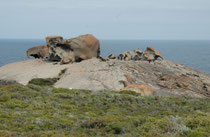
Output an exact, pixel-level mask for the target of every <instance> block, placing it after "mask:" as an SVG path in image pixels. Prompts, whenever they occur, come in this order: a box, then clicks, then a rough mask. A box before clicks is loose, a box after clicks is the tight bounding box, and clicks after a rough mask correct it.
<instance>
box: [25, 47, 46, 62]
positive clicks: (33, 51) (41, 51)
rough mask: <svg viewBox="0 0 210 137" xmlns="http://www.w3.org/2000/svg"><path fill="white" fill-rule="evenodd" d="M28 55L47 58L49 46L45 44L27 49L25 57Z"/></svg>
mask: <svg viewBox="0 0 210 137" xmlns="http://www.w3.org/2000/svg"><path fill="white" fill-rule="evenodd" d="M30 56H32V57H34V58H43V59H48V56H49V48H48V46H45V45H41V46H37V47H33V48H30V49H28V50H27V57H28V58H29V57H30Z"/></svg>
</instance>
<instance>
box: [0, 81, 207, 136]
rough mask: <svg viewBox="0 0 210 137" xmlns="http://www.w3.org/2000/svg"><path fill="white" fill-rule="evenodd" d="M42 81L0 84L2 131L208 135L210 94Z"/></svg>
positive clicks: (16, 133)
mask: <svg viewBox="0 0 210 137" xmlns="http://www.w3.org/2000/svg"><path fill="white" fill-rule="evenodd" d="M38 81H39V82H40V80H38ZM41 81H42V80H41ZM39 82H37V83H38V84H29V85H27V86H22V85H10V86H8V85H7V86H6V85H2V86H0V137H1V136H37V137H38V136H75V137H77V136H110V137H112V136H126V137H138V136H142V137H161V136H162V137H170V136H172V137H174V136H176V137H187V136H188V137H197V136H202V137H203V136H204V137H208V136H209V135H210V107H209V106H210V100H209V99H195V98H170V97H159V98H158V99H155V98H152V97H142V96H140V95H139V94H135V93H133V92H130V91H125V92H124V91H121V92H120V91H116V92H114V91H106V92H105V91H97V92H92V91H89V90H74V89H73V90H69V89H64V88H53V87H52V86H49V83H48V84H44V85H47V86H40V83H39ZM32 83H33V82H32ZM35 83H36V82H35ZM41 83H42V82H41ZM42 84H43V83H42Z"/></svg>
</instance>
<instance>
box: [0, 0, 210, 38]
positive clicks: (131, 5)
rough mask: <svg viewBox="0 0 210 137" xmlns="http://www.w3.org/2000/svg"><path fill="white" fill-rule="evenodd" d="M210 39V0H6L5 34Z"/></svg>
mask: <svg viewBox="0 0 210 137" xmlns="http://www.w3.org/2000/svg"><path fill="white" fill-rule="evenodd" d="M81 34H94V35H95V36H96V37H97V38H99V39H145V40H146V39H150V40H152V39H160V40H170V39H173V40H174V39H188V40H198V39H206V40H210V0H0V39H4V38H11V39H13V38H15V39H44V38H45V37H46V36H51V35H61V36H63V37H64V38H71V37H75V36H78V35H81Z"/></svg>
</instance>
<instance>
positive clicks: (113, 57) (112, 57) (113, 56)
mask: <svg viewBox="0 0 210 137" xmlns="http://www.w3.org/2000/svg"><path fill="white" fill-rule="evenodd" d="M108 58H109V59H116V56H115V54H111V55H109V56H108Z"/></svg>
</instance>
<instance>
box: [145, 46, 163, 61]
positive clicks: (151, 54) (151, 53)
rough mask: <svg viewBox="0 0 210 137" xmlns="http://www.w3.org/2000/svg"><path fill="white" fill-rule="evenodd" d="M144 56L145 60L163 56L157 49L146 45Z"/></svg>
mask: <svg viewBox="0 0 210 137" xmlns="http://www.w3.org/2000/svg"><path fill="white" fill-rule="evenodd" d="M144 58H145V59H146V60H148V59H151V60H153V61H154V60H157V59H158V58H162V59H163V56H162V54H161V53H160V52H159V51H158V50H156V49H154V48H152V47H147V48H146V50H145V51H144Z"/></svg>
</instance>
